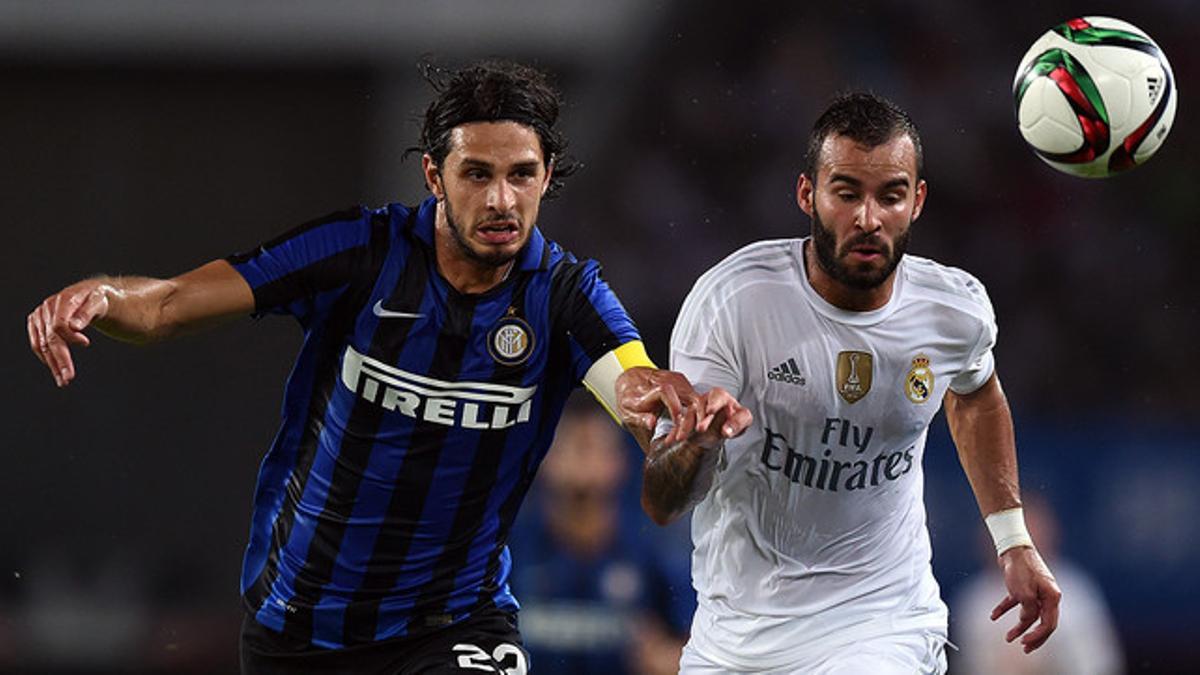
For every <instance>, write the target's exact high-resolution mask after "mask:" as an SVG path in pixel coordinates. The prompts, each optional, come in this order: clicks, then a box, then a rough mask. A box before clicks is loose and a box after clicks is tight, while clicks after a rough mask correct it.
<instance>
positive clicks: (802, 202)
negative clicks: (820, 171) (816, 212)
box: [796, 173, 816, 218]
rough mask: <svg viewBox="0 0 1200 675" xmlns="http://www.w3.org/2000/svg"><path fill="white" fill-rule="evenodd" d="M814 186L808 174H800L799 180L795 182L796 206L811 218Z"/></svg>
mask: <svg viewBox="0 0 1200 675" xmlns="http://www.w3.org/2000/svg"><path fill="white" fill-rule="evenodd" d="M815 189H816V186H814V185H813V182H812V180H811V179H810V178H809V177H808V174H804V173H802V174H800V178H799V179H798V180H797V181H796V204H797V205H799V206H800V210H801V211H803V212H805V213H806V214H808V216H809V217H810V218H811V217H812V214H813V191H814V190H815Z"/></svg>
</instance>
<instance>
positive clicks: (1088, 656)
mask: <svg viewBox="0 0 1200 675" xmlns="http://www.w3.org/2000/svg"><path fill="white" fill-rule="evenodd" d="M1022 501H1023V502H1024V506H1025V520H1026V521H1027V522H1028V524H1029V533H1030V534H1031V535H1033V537H1034V538H1035V539H1036V540H1037V543H1038V550H1039V551H1040V552H1041V553H1042V555H1043V556H1045V558H1046V560H1047V561H1048V562H1050V563H1051V564H1053V565H1054V575H1055V577H1056V578H1057V579H1058V584H1059V586H1060V587H1061V588H1062V591H1063V594H1064V595H1066V596H1067V597H1068V598H1070V602H1068V603H1066V604H1064V605H1063V606H1062V611H1061V615H1060V619H1061V620H1062V621H1061V623H1060V624H1059V628H1058V630H1057V631H1055V633H1054V639H1053V640H1050V641H1048V642H1047V643H1046V644H1045V646H1043V647H1042V648H1041V649H1039V650H1037V651H1036V652H1034V653H1033V654H1028V655H1027V654H1022V653H1021V650H1020V649H1019V648H1018V647H1017V645H1014V644H1009V643H1008V642H1007V641H1005V639H1004V629H1003V628H1002V627H1000V626H997V625H996V624H995V623H993V622H991V621H988V619H987V615H988V610H989V609H990V608H991V603H992V595H993V593H994V592H995V588H996V586H997V585H998V584H1000V583H1002V581H1001V580H1000V578H999V576H1000V575H999V574H998V573H997V571H996V569H995V568H994V567H992V566H991V560H988V561H987V563H988V564H987V566H986V567H985V569H984V570H982V571H981V572H980V573H979V574H977V575H975V576H973V577H972V578H970V579H969V580H967V581H966V582H965V583H964V584H963V585H962V586H961V587H960V590H959V592H958V594H957V595H956V596H955V598H954V602H952V603H951V605H950V607H951V612H950V635H951V638H952V640H953V641H954V643H955V644H956V645H957V646H958V651H957V652H953V653H951V655H950V656H951V660H950V665H951V666H952V667H953V669H954V671H955V672H958V673H964V674H965V675H973V674H976V673H980V674H982V673H1003V674H1004V675H1120V674H1121V673H1124V672H1125V662H1124V657H1123V656H1122V654H1121V652H1122V649H1121V640H1120V636H1119V635H1118V634H1117V630H1116V627H1115V626H1114V625H1113V618H1112V614H1111V613H1110V612H1109V609H1108V603H1107V602H1106V601H1105V599H1104V593H1102V592H1101V590H1100V587H1099V586H1098V585H1097V584H1096V582H1095V581H1094V580H1093V578H1092V576H1091V575H1090V574H1089V573H1088V572H1087V570H1085V569H1083V568H1082V567H1080V566H1079V565H1078V564H1076V563H1075V562H1073V561H1071V560H1069V559H1067V558H1065V557H1063V556H1062V555H1060V552H1059V551H1060V548H1059V536H1058V535H1059V532H1058V519H1057V517H1056V516H1055V514H1054V509H1053V508H1052V507H1051V506H1050V503H1049V502H1048V501H1046V499H1045V498H1044V497H1041V496H1037V495H1030V494H1029V493H1028V491H1026V493H1025V494H1024V495H1023V497H1022ZM982 543H983V542H981V544H982ZM984 551H987V552H988V553H989V554H990V553H991V551H992V547H991V546H988V547H986V549H985V548H984V547H983V546H981V547H980V552H981V553H982V552H984ZM988 557H989V558H990V557H991V556H990V555H989V556H988Z"/></svg>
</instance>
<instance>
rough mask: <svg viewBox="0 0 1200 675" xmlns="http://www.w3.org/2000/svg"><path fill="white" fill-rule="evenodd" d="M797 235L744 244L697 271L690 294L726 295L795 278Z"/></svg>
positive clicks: (798, 245) (798, 240)
mask: <svg viewBox="0 0 1200 675" xmlns="http://www.w3.org/2000/svg"><path fill="white" fill-rule="evenodd" d="M800 242H801V240H800V239H794V238H792V239H765V240H762V241H756V242H753V243H751V244H747V245H745V246H743V247H742V248H740V249H738V250H736V251H734V252H733V253H731V254H729V255H728V256H726V257H725V258H724V259H723V260H721V261H720V262H718V263H717V264H716V265H713V266H712V267H711V268H709V269H708V271H707V272H705V273H704V274H701V275H700V277H699V278H698V279H697V280H696V283H695V285H694V286H693V287H692V294H693V295H695V294H708V293H712V292H714V291H721V293H722V295H724V296H726V297H728V296H730V295H733V294H736V293H737V292H740V291H743V290H745V289H747V288H751V287H754V286H756V285H759V284H764V283H768V284H774V283H781V282H782V283H790V282H793V281H795V276H796V274H797V265H798V264H799V263H798V260H799V259H798V257H797V254H796V252H797V251H798V250H799V247H800Z"/></svg>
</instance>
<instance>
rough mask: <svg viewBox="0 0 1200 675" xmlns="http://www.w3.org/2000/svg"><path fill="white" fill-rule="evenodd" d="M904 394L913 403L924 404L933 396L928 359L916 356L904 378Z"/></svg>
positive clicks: (931, 375) (921, 355)
mask: <svg viewBox="0 0 1200 675" xmlns="http://www.w3.org/2000/svg"><path fill="white" fill-rule="evenodd" d="M904 394H905V395H906V396H908V400H910V401H912V402H913V403H924V402H925V401H928V400H929V397H930V396H931V395H932V394H933V370H931V369H930V368H929V357H928V356H925V355H924V354H917V356H916V358H914V359H913V360H912V368H909V369H908V375H906V376H905V377H904Z"/></svg>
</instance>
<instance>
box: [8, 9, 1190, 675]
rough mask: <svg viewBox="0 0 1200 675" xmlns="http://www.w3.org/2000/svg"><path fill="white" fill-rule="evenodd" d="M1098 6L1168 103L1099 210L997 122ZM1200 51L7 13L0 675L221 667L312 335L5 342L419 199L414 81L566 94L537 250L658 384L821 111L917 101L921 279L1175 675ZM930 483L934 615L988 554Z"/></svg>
mask: <svg viewBox="0 0 1200 675" xmlns="http://www.w3.org/2000/svg"><path fill="white" fill-rule="evenodd" d="M832 5H836V6H837V7H836V8H832ZM1085 5H1086V7H1085ZM1081 9H1086V11H1088V12H1090V13H1097V14H1111V15H1114V16H1118V17H1121V18H1125V19H1127V20H1129V21H1132V22H1133V23H1135V24H1137V25H1139V26H1140V27H1141V28H1143V29H1145V30H1147V31H1148V32H1149V33H1150V34H1151V35H1152V36H1154V37H1155V39H1156V40H1157V41H1158V42H1159V44H1160V45H1161V46H1162V47H1163V48H1164V50H1165V51H1166V53H1167V55H1168V56H1169V58H1170V60H1171V63H1172V65H1173V67H1174V72H1175V75H1176V78H1177V84H1178V88H1179V89H1180V90H1181V92H1182V93H1181V99H1180V100H1181V102H1180V105H1179V109H1178V113H1177V117H1176V122H1175V126H1174V129H1173V130H1172V132H1171V135H1170V137H1169V138H1168V139H1167V142H1166V144H1165V147H1164V148H1163V150H1162V151H1161V152H1160V153H1159V155H1158V156H1157V157H1155V158H1154V159H1153V160H1152V161H1151V162H1150V163H1149V164H1148V165H1147V166H1145V167H1142V168H1139V169H1137V170H1135V171H1134V172H1132V173H1131V174H1128V175H1124V176H1120V177H1117V178H1115V179H1111V180H1106V181H1083V180H1078V179H1072V178H1069V177H1065V176H1061V175H1059V174H1057V173H1055V172H1054V171H1052V170H1051V169H1049V168H1048V167H1046V166H1045V165H1043V164H1042V163H1041V162H1040V161H1039V160H1037V159H1036V158H1035V157H1034V156H1033V155H1032V154H1031V153H1030V152H1029V151H1028V150H1027V149H1026V148H1025V147H1024V146H1023V145H1022V142H1021V140H1020V138H1019V136H1018V134H1017V132H1016V130H1015V128H1014V124H1013V113H1012V103H1011V94H1010V87H1011V81H1012V77H1013V72H1014V69H1015V67H1016V64H1017V62H1018V60H1019V59H1020V57H1021V55H1022V54H1023V53H1024V51H1025V49H1026V48H1027V47H1028V45H1029V43H1031V42H1032V41H1033V40H1034V39H1035V38H1036V37H1037V36H1038V35H1039V34H1041V33H1042V32H1043V31H1044V30H1046V29H1047V28H1048V27H1050V26H1051V25H1053V24H1055V23H1058V22H1060V21H1062V20H1064V19H1067V18H1070V17H1071V16H1073V15H1075V13H1076V12H1078V11H1080V10H1081ZM1197 35H1200V7H1198V6H1197V4H1196V3H1195V2H1193V1H1192V0H1146V1H1144V2H1139V3H1133V4H1131V3H1126V2H1104V1H1101V2H1090V3H1068V2H1065V1H1063V0H1049V1H1041V2H1034V1H1032V0H1014V1H1011V2H1006V3H977V2H966V3H961V2H955V1H953V0H937V1H935V2H918V3H914V2H905V1H901V0H891V1H884V0H879V1H877V2H869V1H865V0H849V1H847V2H842V3H729V2H724V1H719V0H705V1H700V2H666V1H660V2H642V1H641V0H615V1H612V2H602V3H600V2H587V1H586V0H570V1H566V2H558V1H555V0H536V1H534V2H528V3H522V4H520V5H516V4H515V3H514V4H512V5H510V4H509V3H486V2H439V1H437V0H418V1H415V2H405V3H394V4H392V3H383V2H372V1H369V0H354V1H350V2H343V3H323V2H317V1H315V0H308V1H304V2H284V1H283V0H263V1H260V2H254V3H243V2H236V1H234V0H213V1H209V2H192V3H187V2H151V1H149V0H112V1H108V2H103V3H89V2H67V1H63V0H48V1H46V2H36V3H35V2H19V1H12V0H10V1H6V2H0V190H2V192H0V194H2V197H3V198H2V202H0V204H2V212H3V219H4V222H3V232H4V234H5V236H7V237H9V239H8V240H7V245H6V246H5V249H4V252H3V254H2V255H3V262H4V270H5V272H4V277H5V282H4V283H3V285H2V286H0V318H3V320H4V325H5V326H6V329H5V330H3V331H0V347H2V348H3V353H4V354H6V357H5V358H4V359H3V364H4V365H3V381H4V384H5V391H4V393H3V394H2V396H3V406H0V410H2V411H3V423H4V428H5V429H6V432H5V434H4V440H3V444H2V445H0V447H2V448H3V454H2V455H0V671H3V672H14V673H17V672H20V673H30V672H85V671H86V672H114V673H116V672H121V673H137V672H147V673H148V672H196V673H199V672H232V671H233V670H234V669H235V668H236V666H235V663H236V661H235V659H236V631H237V626H238V622H239V599H238V595H237V580H238V570H239V565H240V561H241V551H242V547H243V546H244V544H245V538H246V534H247V529H248V514H249V509H250V498H251V490H252V486H253V484H254V478H255V475H256V471H257V464H258V461H259V459H260V457H261V455H262V453H263V451H264V450H265V449H266V447H267V445H268V443H269V442H270V439H271V437H272V434H273V432H274V428H275V424H276V421H277V411H278V407H279V402H280V394H281V390H282V385H283V381H284V378H285V376H286V374H287V371H288V369H289V367H290V365H291V360H292V357H293V354H294V351H295V349H296V347H297V345H298V335H299V331H298V330H297V329H296V327H295V326H294V325H293V324H292V323H291V322H289V321H288V320H285V319H278V318H275V319H266V320H263V321H261V322H257V323H256V322H252V321H250V320H248V319H246V320H239V321H235V322H233V323H232V324H231V325H228V326H226V327H224V328H223V329H220V330H214V331H211V332H207V333H203V334H199V335H194V336H190V337H185V338H182V339H179V340H177V341H175V342H171V343H167V344H161V345H156V346H150V347H145V348H135V347H130V346H125V345H118V344H115V343H112V342H111V341H107V340H104V339H100V340H97V341H96V343H95V344H94V346H93V347H92V348H91V350H88V351H87V352H86V353H83V354H80V355H79V356H78V367H79V372H80V376H79V379H78V381H77V382H76V383H75V384H74V385H72V386H71V387H70V388H69V389H67V390H65V391H59V390H56V389H55V388H54V386H53V383H52V381H51V378H50V377H49V376H48V374H47V373H46V372H45V369H44V368H43V367H42V366H41V365H40V364H39V363H37V361H36V360H35V359H34V358H33V356H32V355H31V354H30V353H29V352H28V349H27V347H26V337H25V331H24V327H23V323H24V318H25V314H26V313H27V312H28V311H29V310H30V309H31V308H33V307H34V306H35V305H36V304H37V303H38V302H39V301H40V300H41V299H42V298H43V297H44V296H46V295H47V294H49V293H51V292H53V291H55V290H57V289H58V288H60V287H61V286H63V285H65V284H66V283H68V282H71V281H74V280H76V279H77V278H80V277H83V276H86V275H91V274H95V273H99V272H108V273H121V272H126V273H143V274H151V275H170V274H173V273H177V272H179V271H182V270H184V269H187V268H190V267H192V266H195V265H198V264H200V263H202V262H205V261H207V260H209V259H212V258H214V257H218V256H222V255H225V254H228V253H231V252H234V251H238V250H241V249H244V248H247V247H250V246H253V245H255V244H256V243H257V242H259V241H260V240H263V239H266V238H269V237H271V236H273V235H274V234H276V233H278V232H279V231H281V230H282V229H284V228H287V227H290V226H292V225H294V224H296V223H299V222H301V221H304V220H307V219H309V218H311V217H314V216H316V215H320V214H322V213H326V212H329V211H333V210H335V209H337V208H340V207H342V206H345V205H348V204H352V203H364V204H370V205H378V204H383V203H386V202H388V201H408V202H414V201H416V200H419V199H420V198H422V197H423V190H422V186H421V183H420V181H419V179H418V173H419V161H418V159H416V158H410V159H409V161H407V162H402V161H401V155H402V153H403V150H404V149H405V148H406V147H407V146H409V145H410V144H412V142H413V140H414V139H415V137H416V132H417V124H416V122H415V120H416V118H417V116H418V114H419V113H420V111H421V109H422V107H423V104H424V103H425V102H426V101H427V100H428V97H429V91H428V89H427V88H426V87H425V86H424V85H423V83H422V81H421V80H420V79H419V76H418V73H417V69H416V67H415V63H416V62H417V60H418V59H419V58H420V56H421V55H422V54H431V55H433V56H434V58H435V60H436V61H438V62H441V63H444V64H448V65H455V64H461V63H463V62H465V61H467V60H470V59H474V58H478V57H482V56H504V57H510V58H516V59H521V60H528V61H532V62H534V63H536V64H538V65H540V66H542V67H544V68H547V69H549V70H551V71H552V72H553V73H555V74H556V76H557V78H558V81H559V82H560V84H561V85H562V87H563V89H564V90H565V94H566V98H567V101H568V106H567V108H566V110H565V122H566V128H567V130H568V132H569V134H570V136H571V138H572V140H573V146H572V148H573V151H574V154H575V156H576V157H577V158H578V159H580V160H582V162H583V163H584V165H585V168H584V169H583V170H582V171H581V172H580V173H579V174H578V175H577V176H576V177H575V178H573V179H572V180H571V181H569V182H568V184H567V189H566V190H565V192H564V194H563V196H562V197H561V198H560V199H559V200H556V201H555V202H551V203H549V204H546V205H545V206H544V209H543V215H542V221H541V226H542V227H543V229H544V230H545V231H546V232H547V233H548V234H549V235H550V236H551V237H554V238H556V239H558V240H559V241H561V242H562V243H564V245H566V246H567V247H568V248H570V249H572V250H574V251H575V252H577V253H580V254H582V255H586V256H590V257H596V258H599V259H600V260H601V261H602V262H603V263H604V265H605V269H606V275H607V278H608V279H609V281H610V283H611V284H612V285H613V286H614V287H615V288H616V290H617V291H618V292H619V293H620V294H621V296H622V298H623V299H624V300H625V302H626V304H627V306H628V308H629V309H630V311H631V312H632V314H633V315H634V316H635V317H636V319H637V320H638V321H639V323H640V325H641V327H642V329H643V333H644V335H645V338H646V341H647V343H648V345H649V347H650V351H651V353H652V355H653V356H654V357H656V358H657V359H658V360H659V361H660V362H662V363H665V361H666V344H667V337H668V334H669V330H670V327H671V324H672V321H673V318H674V316H675V312H676V310H677V309H678V306H679V303H680V302H681V300H682V298H683V296H684V294H685V293H686V292H687V290H688V288H689V287H690V284H691V282H692V281H693V280H694V279H695V278H696V276H698V275H699V274H700V273H701V272H702V271H703V270H705V269H706V268H708V267H709V266H710V265H712V264H713V263H714V262H716V261H717V260H719V259H720V258H722V257H723V256H724V255H726V254H728V253H730V252H732V251H733V250H734V249H736V248H737V247H739V246H741V245H742V244H745V243H747V242H750V241H752V240H756V239H762V238H775V237H788V236H794V235H797V234H801V233H804V232H806V231H807V225H806V223H805V221H804V220H803V218H802V217H801V215H800V213H799V211H798V209H797V208H796V206H795V203H794V200H793V186H794V182H795V179H796V173H797V171H798V168H799V165H800V159H801V153H802V151H803V145H804V143H803V141H804V137H805V134H806V133H807V129H808V127H809V126H810V125H811V123H812V120H813V117H814V116H815V114H816V113H817V112H818V111H819V109H820V108H821V107H822V106H823V105H824V103H825V102H826V101H827V100H828V98H829V97H830V95H831V94H833V93H834V92H835V91H836V90H838V89H841V88H843V87H845V86H847V85H856V86H860V87H869V88H873V89H875V90H876V91H879V92H881V93H884V94H886V95H888V96H890V97H892V98H894V99H895V100H896V101H898V102H899V103H900V104H901V105H903V106H905V107H906V108H908V109H909V111H910V112H911V113H912V115H913V117H914V118H915V119H916V121H917V123H918V124H919V126H920V127H921V128H922V131H923V135H924V142H925V149H926V158H927V159H926V161H927V177H928V179H929V181H930V184H931V188H930V198H929V202H928V206H927V209H926V212H925V214H924V216H923V217H922V219H921V220H920V221H919V222H918V224H917V225H916V229H915V236H914V240H913V249H912V250H913V251H914V252H915V253H919V254H922V255H929V256H933V257H935V258H937V259H939V260H941V261H943V262H947V263H950V264H954V265H959V266H962V267H965V268H967V269H969V270H970V271H972V272H973V273H975V274H976V275H977V276H979V277H980V278H981V279H982V280H983V281H984V283H985V284H986V285H987V286H988V288H989V290H990V292H991V295H992V299H993V301H994V303H995V306H996V310H997V314H998V316H999V321H1000V327H1001V331H1000V342H999V346H998V348H997V356H998V361H999V367H1000V372H1001V374H1002V376H1003V381H1004V385H1005V388H1006V390H1007V391H1008V393H1009V396H1010V398H1011V401H1012V403H1013V406H1014V410H1015V413H1016V418H1017V424H1018V439H1019V444H1020V448H1021V453H1020V459H1021V465H1022V478H1023V482H1024V484H1025V485H1026V486H1028V487H1029V488H1031V489H1036V490H1037V491H1039V492H1040V493H1042V494H1043V495H1045V496H1046V497H1048V498H1049V500H1050V501H1051V503H1052V504H1053V505H1054V506H1055V507H1056V508H1057V509H1058V512H1059V516H1060V518H1061V519H1062V520H1063V522H1064V553H1065V554H1066V555H1069V556H1070V557H1071V558H1073V559H1075V560H1076V561H1079V562H1081V563H1082V564H1083V565H1084V566H1085V567H1086V568H1087V569H1089V570H1090V571H1091V572H1093V573H1094V574H1095V575H1096V577H1097V578H1098V580H1099V581H1100V583H1101V585H1102V588H1103V590H1104V592H1105V594H1106V595H1107V597H1108V599H1109V601H1110V603H1111V605H1112V607H1113V610H1114V613H1115V615H1116V618H1117V622H1118V627H1119V630H1120V633H1121V637H1122V639H1123V642H1124V646H1125V650H1126V654H1127V658H1128V666H1129V668H1130V670H1131V672H1145V673H1163V672H1180V671H1182V670H1184V669H1186V667H1187V665H1188V664H1189V663H1191V662H1192V661H1193V659H1194V657H1191V656H1190V655H1191V654H1194V653H1195V652H1194V650H1195V645H1194V644H1192V643H1194V640H1195V637H1196V632H1195V631H1196V626H1197V625H1200V617H1198V612H1197V609H1196V605H1195V600H1196V598H1197V597H1200V592H1198V591H1200V588H1198V586H1200V581H1198V578H1200V577H1197V575H1196V573H1195V572H1196V570H1197V569H1200V527H1198V526H1197V523H1198V522H1200V452H1198V451H1200V444H1198V442H1197V440H1196V439H1197V434H1198V433H1200V386H1198V384H1197V382H1198V381H1200V367H1197V361H1196V349H1195V343H1196V339H1197V336H1200V314H1198V305H1200V290H1198V289H1200V265H1198V264H1197V252H1198V251H1200V227H1198V225H1200V223H1198V222H1197V220H1198V219H1197V213H1200V189H1197V187H1196V184H1197V178H1198V176H1200V159H1197V158H1198V157H1200V134H1198V133H1197V131H1196V129H1197V126H1198V124H1197V119H1196V115H1195V112H1194V111H1195V110H1197V109H1200V107H1198V106H1200V87H1197V86H1196V85H1197V83H1198V80H1197V78H1196V72H1197V68H1200V50H1197V49H1196V45H1195V41H1196V36H1197ZM926 467H927V470H928V477H927V478H928V480H927V495H928V499H927V503H928V508H929V512H930V520H931V528H932V532H933V540H934V550H935V559H934V563H935V568H936V571H937V573H938V576H939V580H940V582H941V584H942V586H943V589H944V591H945V592H946V594H947V595H952V594H953V592H954V590H955V588H956V584H958V583H959V582H961V581H962V580H963V579H964V578H966V576H967V575H968V574H969V573H970V572H972V571H974V570H975V569H977V567H978V560H979V557H978V555H977V552H978V547H979V545H980V544H979V541H978V539H979V537H980V532H981V525H980V523H979V518H978V514H977V511H976V510H975V507H974V504H973V501H972V500H971V496H970V492H969V490H968V488H967V486H966V481H965V480H964V478H963V477H962V474H961V471H960V470H959V469H958V468H957V464H956V460H955V458H954V453H953V448H952V446H951V445H950V444H949V442H948V440H947V434H946V433H945V430H944V425H943V424H942V423H941V422H940V421H939V422H938V423H937V426H936V427H935V430H934V432H933V433H932V434H931V440H930V443H929V448H928V451H927V461H926ZM643 526H644V527H646V528H647V529H649V528H650V527H651V526H650V525H649V523H648V521H644V522H643ZM517 564H518V565H519V564H520V561H517ZM997 591H998V592H999V589H997ZM1068 602H1069V599H1068Z"/></svg>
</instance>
